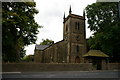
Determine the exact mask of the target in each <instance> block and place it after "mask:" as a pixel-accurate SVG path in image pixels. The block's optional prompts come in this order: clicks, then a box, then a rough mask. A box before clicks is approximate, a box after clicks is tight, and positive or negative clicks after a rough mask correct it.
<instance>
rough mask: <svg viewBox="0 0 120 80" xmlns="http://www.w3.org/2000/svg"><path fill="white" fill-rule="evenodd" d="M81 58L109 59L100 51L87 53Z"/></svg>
mask: <svg viewBox="0 0 120 80" xmlns="http://www.w3.org/2000/svg"><path fill="white" fill-rule="evenodd" d="M83 57H109V56H108V55H106V54H105V53H103V52H102V51H100V50H90V51H88V53H86V54H85V55H83Z"/></svg>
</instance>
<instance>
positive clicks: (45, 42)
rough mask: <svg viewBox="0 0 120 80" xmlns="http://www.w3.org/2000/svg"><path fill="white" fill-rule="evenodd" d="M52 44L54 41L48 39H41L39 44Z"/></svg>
mask: <svg viewBox="0 0 120 80" xmlns="http://www.w3.org/2000/svg"><path fill="white" fill-rule="evenodd" d="M52 44H54V41H52V40H49V39H42V42H41V43H40V45H52Z"/></svg>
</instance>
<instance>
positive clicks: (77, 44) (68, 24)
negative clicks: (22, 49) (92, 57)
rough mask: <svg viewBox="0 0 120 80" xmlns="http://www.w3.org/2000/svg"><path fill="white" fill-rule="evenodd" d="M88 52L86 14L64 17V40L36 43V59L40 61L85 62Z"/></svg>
mask: <svg viewBox="0 0 120 80" xmlns="http://www.w3.org/2000/svg"><path fill="white" fill-rule="evenodd" d="M85 53H86V30H85V14H84V13H83V16H80V15H76V14H72V11H71V7H70V9H69V15H68V16H67V17H65V14H64V17H63V40H62V41H59V42H57V43H54V44H52V45H36V46H35V50H34V60H35V62H40V63H84V62H85V59H84V58H83V57H82V56H83V55H84V54H85Z"/></svg>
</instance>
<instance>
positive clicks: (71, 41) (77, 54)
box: [63, 6, 86, 63]
mask: <svg viewBox="0 0 120 80" xmlns="http://www.w3.org/2000/svg"><path fill="white" fill-rule="evenodd" d="M63 40H64V41H66V42H67V47H68V49H67V50H68V51H67V52H68V53H67V63H83V62H84V59H83V57H82V56H83V54H85V53H86V32H85V17H84V14H83V16H79V15H75V14H72V10H71V6H70V9H69V15H68V16H67V17H65V13H64V17H63Z"/></svg>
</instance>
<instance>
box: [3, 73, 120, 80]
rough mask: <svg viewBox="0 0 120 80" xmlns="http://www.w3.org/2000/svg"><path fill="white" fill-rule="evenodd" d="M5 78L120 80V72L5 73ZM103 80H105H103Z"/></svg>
mask: <svg viewBox="0 0 120 80" xmlns="http://www.w3.org/2000/svg"><path fill="white" fill-rule="evenodd" d="M2 77H3V79H4V78H9V79H10V78H19V79H21V78H32V79H33V78H84V79H87V78H105V79H107V78H109V80H110V78H111V79H112V80H113V78H120V71H56V72H24V73H21V72H4V73H2ZM102 80H103V79H102ZM118 80H120V79H118Z"/></svg>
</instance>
